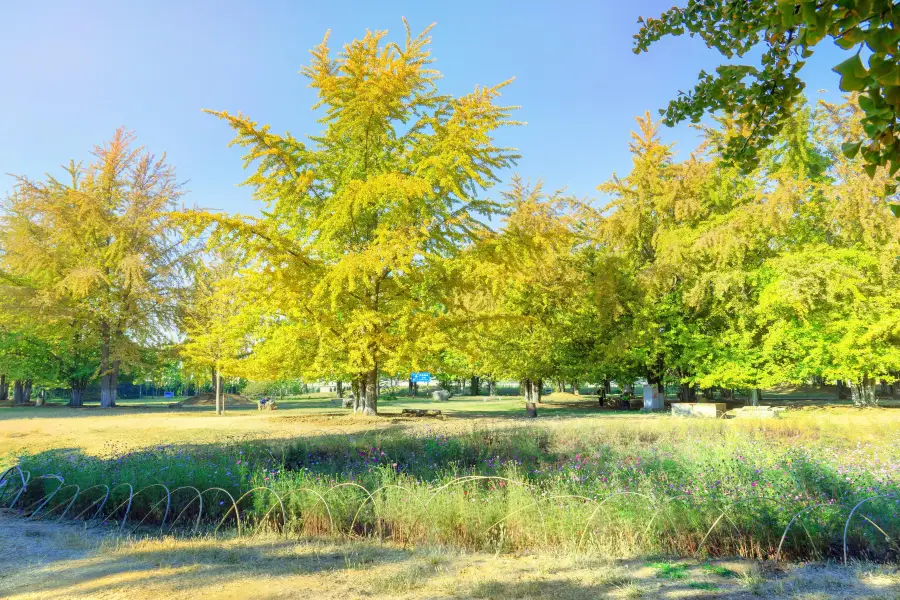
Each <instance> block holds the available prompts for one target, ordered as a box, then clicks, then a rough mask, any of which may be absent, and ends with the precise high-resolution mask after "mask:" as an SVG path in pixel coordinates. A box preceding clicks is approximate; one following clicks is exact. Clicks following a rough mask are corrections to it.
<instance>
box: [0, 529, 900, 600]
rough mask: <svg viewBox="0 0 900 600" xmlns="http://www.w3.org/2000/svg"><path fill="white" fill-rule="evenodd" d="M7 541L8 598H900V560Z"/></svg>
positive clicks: (3, 559)
mask: <svg viewBox="0 0 900 600" xmlns="http://www.w3.org/2000/svg"><path fill="white" fill-rule="evenodd" d="M0 548H2V549H3V551H2V552H0V597H2V598H7V599H9V600H38V599H40V600H54V599H60V600H61V599H70V598H71V599H85V598H97V599H109V600H113V599H123V600H126V599H127V600H142V599H153V600H160V599H172V600H177V599H191V600H193V599H196V598H223V599H237V598H259V599H269V598H273V599H274V598H321V599H335V600H337V599H354V598H359V599H362V598H366V599H381V598H392V599H398V598H416V599H424V598H460V599H467V598H487V599H493V598H496V599H499V600H507V599H520V600H528V599H535V600H536V599H538V598H541V599H555V600H576V599H578V600H581V599H590V598H630V599H636V598H648V599H650V598H652V599H656V598H660V599H661V598H737V599H741V598H791V599H796V600H832V599H835V600H836V599H839V598H868V599H870V600H874V599H876V598H878V599H885V600H886V599H895V598H900V572H898V570H897V569H896V568H886V567H878V566H874V565H869V564H859V563H858V564H854V565H852V566H850V567H848V568H843V567H840V566H837V565H794V566H787V567H781V568H779V569H777V570H776V569H774V568H770V567H766V566H765V565H760V564H756V563H749V562H740V561H716V562H713V563H707V562H700V561H695V560H694V561H684V560H681V561H666V560H663V559H655V560H641V561H616V562H614V561H605V560H602V559H598V558H591V557H575V558H572V557H555V556H537V555H525V556H494V555H487V554H466V553H459V552H454V551H449V550H443V549H431V550H423V549H418V550H415V551H412V550H405V549H402V548H399V547H393V546H387V545H378V544H374V543H368V542H366V543H362V542H350V541H329V540H322V539H317V540H309V539H288V538H283V537H256V538H246V539H234V538H232V539H226V540H222V539H219V540H213V539H212V538H192V539H191V538H186V539H175V538H144V539H137V538H130V539H129V538H124V537H118V536H117V535H115V534H103V533H101V532H98V531H97V530H91V529H85V528H84V527H83V526H74V525H57V524H52V523H43V522H32V521H28V520H25V519H22V518H20V517H16V516H10V515H0Z"/></svg>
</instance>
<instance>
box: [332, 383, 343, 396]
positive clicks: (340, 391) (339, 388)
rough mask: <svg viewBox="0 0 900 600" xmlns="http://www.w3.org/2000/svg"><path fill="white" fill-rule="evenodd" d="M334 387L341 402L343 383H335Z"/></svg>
mask: <svg viewBox="0 0 900 600" xmlns="http://www.w3.org/2000/svg"><path fill="white" fill-rule="evenodd" d="M334 387H335V389H336V390H337V395H338V399H339V400H343V399H344V382H343V381H336V382H335V386H334Z"/></svg>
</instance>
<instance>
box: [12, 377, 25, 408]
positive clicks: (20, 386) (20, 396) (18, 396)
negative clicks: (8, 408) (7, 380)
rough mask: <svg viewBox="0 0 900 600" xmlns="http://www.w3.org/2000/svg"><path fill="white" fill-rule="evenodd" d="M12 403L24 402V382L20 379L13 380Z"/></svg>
mask: <svg viewBox="0 0 900 600" xmlns="http://www.w3.org/2000/svg"><path fill="white" fill-rule="evenodd" d="M13 404H25V383H24V382H23V381H22V380H21V379H16V380H15V382H13Z"/></svg>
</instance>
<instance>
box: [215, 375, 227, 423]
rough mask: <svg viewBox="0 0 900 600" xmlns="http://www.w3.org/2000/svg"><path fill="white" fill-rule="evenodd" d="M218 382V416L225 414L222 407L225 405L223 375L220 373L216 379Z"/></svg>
mask: <svg viewBox="0 0 900 600" xmlns="http://www.w3.org/2000/svg"><path fill="white" fill-rule="evenodd" d="M215 382H216V386H215V387H216V414H217V415H221V414H223V413H224V412H225V409H224V407H223V406H222V405H223V404H224V403H223V402H222V374H221V373H219V372H218V371H217V372H216V377H215Z"/></svg>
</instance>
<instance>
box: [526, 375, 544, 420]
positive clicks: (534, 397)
mask: <svg viewBox="0 0 900 600" xmlns="http://www.w3.org/2000/svg"><path fill="white" fill-rule="evenodd" d="M523 383H524V386H525V416H526V417H528V418H529V419H534V418H535V417H537V403H538V402H540V401H541V383H540V380H539V379H538V380H533V379H526V380H525V381H524V382H523Z"/></svg>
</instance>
